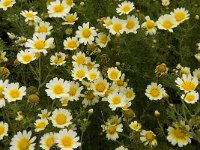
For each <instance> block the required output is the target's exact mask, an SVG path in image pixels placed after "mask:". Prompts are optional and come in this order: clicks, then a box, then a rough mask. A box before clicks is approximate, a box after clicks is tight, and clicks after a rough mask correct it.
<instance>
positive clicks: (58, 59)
mask: <svg viewBox="0 0 200 150" xmlns="http://www.w3.org/2000/svg"><path fill="white" fill-rule="evenodd" d="M63 61H64V59H63V57H56V58H55V60H54V63H55V64H61V63H62V62H63Z"/></svg>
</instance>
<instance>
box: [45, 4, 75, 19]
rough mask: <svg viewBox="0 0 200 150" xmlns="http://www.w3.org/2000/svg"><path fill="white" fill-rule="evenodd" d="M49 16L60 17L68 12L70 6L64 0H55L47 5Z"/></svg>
mask: <svg viewBox="0 0 200 150" xmlns="http://www.w3.org/2000/svg"><path fill="white" fill-rule="evenodd" d="M47 9H48V14H49V17H57V18H62V17H64V16H66V15H67V13H69V11H70V9H71V7H69V6H68V5H67V4H66V3H65V2H64V1H62V2H60V0H56V1H53V2H51V3H50V5H48V6H47Z"/></svg>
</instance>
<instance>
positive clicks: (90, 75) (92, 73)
mask: <svg viewBox="0 0 200 150" xmlns="http://www.w3.org/2000/svg"><path fill="white" fill-rule="evenodd" d="M86 77H87V79H88V80H89V81H94V80H96V79H98V78H99V77H100V71H98V70H97V69H96V68H93V69H91V70H88V72H87V74H86Z"/></svg>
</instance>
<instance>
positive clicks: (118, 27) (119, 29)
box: [112, 23, 122, 33]
mask: <svg viewBox="0 0 200 150" xmlns="http://www.w3.org/2000/svg"><path fill="white" fill-rule="evenodd" d="M112 28H113V30H114V31H115V32H116V33H119V32H120V31H121V30H122V24H121V23H115V24H114V25H113V27H112Z"/></svg>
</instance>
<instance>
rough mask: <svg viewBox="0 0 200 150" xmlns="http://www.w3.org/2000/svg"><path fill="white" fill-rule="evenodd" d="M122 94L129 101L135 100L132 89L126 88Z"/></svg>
mask: <svg viewBox="0 0 200 150" xmlns="http://www.w3.org/2000/svg"><path fill="white" fill-rule="evenodd" d="M122 93H123V94H124V96H125V98H126V99H127V100H128V101H132V100H133V99H134V98H135V92H134V91H133V88H130V87H127V88H124V89H123V90H122Z"/></svg>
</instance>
